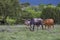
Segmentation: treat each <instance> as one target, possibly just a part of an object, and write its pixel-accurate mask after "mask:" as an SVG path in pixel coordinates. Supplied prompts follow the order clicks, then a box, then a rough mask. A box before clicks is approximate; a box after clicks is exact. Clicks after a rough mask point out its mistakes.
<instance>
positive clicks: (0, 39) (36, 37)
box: [0, 25, 60, 40]
mask: <svg viewBox="0 0 60 40" xmlns="http://www.w3.org/2000/svg"><path fill="white" fill-rule="evenodd" d="M2 29H3V30H2ZM4 30H5V31H4ZM0 40H60V25H55V28H54V29H53V28H52V29H50V30H41V29H39V30H38V31H37V30H36V29H35V31H34V32H31V31H29V29H26V28H25V27H24V25H20V26H19V25H18V26H3V25H2V26H0Z"/></svg>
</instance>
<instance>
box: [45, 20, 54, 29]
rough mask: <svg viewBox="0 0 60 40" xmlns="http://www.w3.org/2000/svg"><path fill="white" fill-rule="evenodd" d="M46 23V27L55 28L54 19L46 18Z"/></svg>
mask: <svg viewBox="0 0 60 40" xmlns="http://www.w3.org/2000/svg"><path fill="white" fill-rule="evenodd" d="M44 25H45V29H46V27H48V28H51V26H52V27H53V28H54V19H45V20H44Z"/></svg>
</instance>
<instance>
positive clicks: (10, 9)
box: [0, 0, 21, 21]
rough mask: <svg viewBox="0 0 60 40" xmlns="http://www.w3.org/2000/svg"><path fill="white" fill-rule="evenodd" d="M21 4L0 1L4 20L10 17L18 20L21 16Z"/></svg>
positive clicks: (15, 1) (14, 1) (11, 0)
mask: <svg viewBox="0 0 60 40" xmlns="http://www.w3.org/2000/svg"><path fill="white" fill-rule="evenodd" d="M20 10H21V9H20V4H19V2H18V0H0V11H1V12H0V14H1V15H0V16H3V17H4V18H3V20H4V21H6V18H7V17H8V16H9V17H11V18H17V17H18V15H20Z"/></svg>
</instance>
